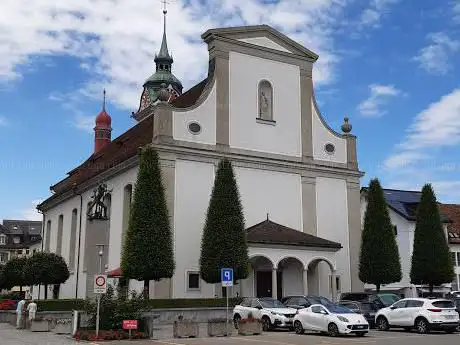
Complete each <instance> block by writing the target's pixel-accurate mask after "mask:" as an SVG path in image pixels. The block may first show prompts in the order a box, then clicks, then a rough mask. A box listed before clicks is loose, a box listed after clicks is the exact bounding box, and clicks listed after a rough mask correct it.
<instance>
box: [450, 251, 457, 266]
mask: <svg viewBox="0 0 460 345" xmlns="http://www.w3.org/2000/svg"><path fill="white" fill-rule="evenodd" d="M456 254H457V253H454V252H450V255H452V263H453V264H454V266H457V264H456V263H455V258H456Z"/></svg>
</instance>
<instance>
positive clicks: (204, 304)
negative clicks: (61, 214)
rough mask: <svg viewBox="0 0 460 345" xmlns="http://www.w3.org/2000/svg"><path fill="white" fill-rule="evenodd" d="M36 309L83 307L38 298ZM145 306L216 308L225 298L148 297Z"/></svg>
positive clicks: (231, 301)
mask: <svg viewBox="0 0 460 345" xmlns="http://www.w3.org/2000/svg"><path fill="white" fill-rule="evenodd" d="M241 300H242V299H241V298H229V300H228V305H229V307H230V308H233V307H234V306H235V305H236V304H238V303H240V302H241ZM36 302H37V307H38V311H70V310H74V309H75V310H83V309H85V300H83V299H78V300H75V299H59V300H51V299H49V300H38V301H36ZM145 303H146V306H147V307H150V308H152V309H173V308H216V307H225V306H226V299H225V298H208V299H206V298H191V299H150V300H146V301H145Z"/></svg>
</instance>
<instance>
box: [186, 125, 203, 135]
mask: <svg viewBox="0 0 460 345" xmlns="http://www.w3.org/2000/svg"><path fill="white" fill-rule="evenodd" d="M188 130H189V131H190V133H192V134H200V132H201V125H200V124H199V123H198V122H190V123H189V124H188Z"/></svg>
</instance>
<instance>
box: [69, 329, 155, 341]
mask: <svg viewBox="0 0 460 345" xmlns="http://www.w3.org/2000/svg"><path fill="white" fill-rule="evenodd" d="M148 338H149V336H148V334H146V333H144V332H137V331H132V332H131V339H148ZM74 339H75V340H89V341H104V340H124V339H129V332H128V331H124V330H119V331H99V335H98V336H97V337H96V331H77V333H75V335H74Z"/></svg>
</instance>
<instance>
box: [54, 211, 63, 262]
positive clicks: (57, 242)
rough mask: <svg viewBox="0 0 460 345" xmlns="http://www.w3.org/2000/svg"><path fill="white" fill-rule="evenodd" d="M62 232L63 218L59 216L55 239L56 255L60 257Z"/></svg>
mask: <svg viewBox="0 0 460 345" xmlns="http://www.w3.org/2000/svg"><path fill="white" fill-rule="evenodd" d="M63 231H64V216H63V215H62V214H61V215H60V216H59V218H58V232H57V239H56V254H57V255H61V252H62V233H63Z"/></svg>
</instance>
